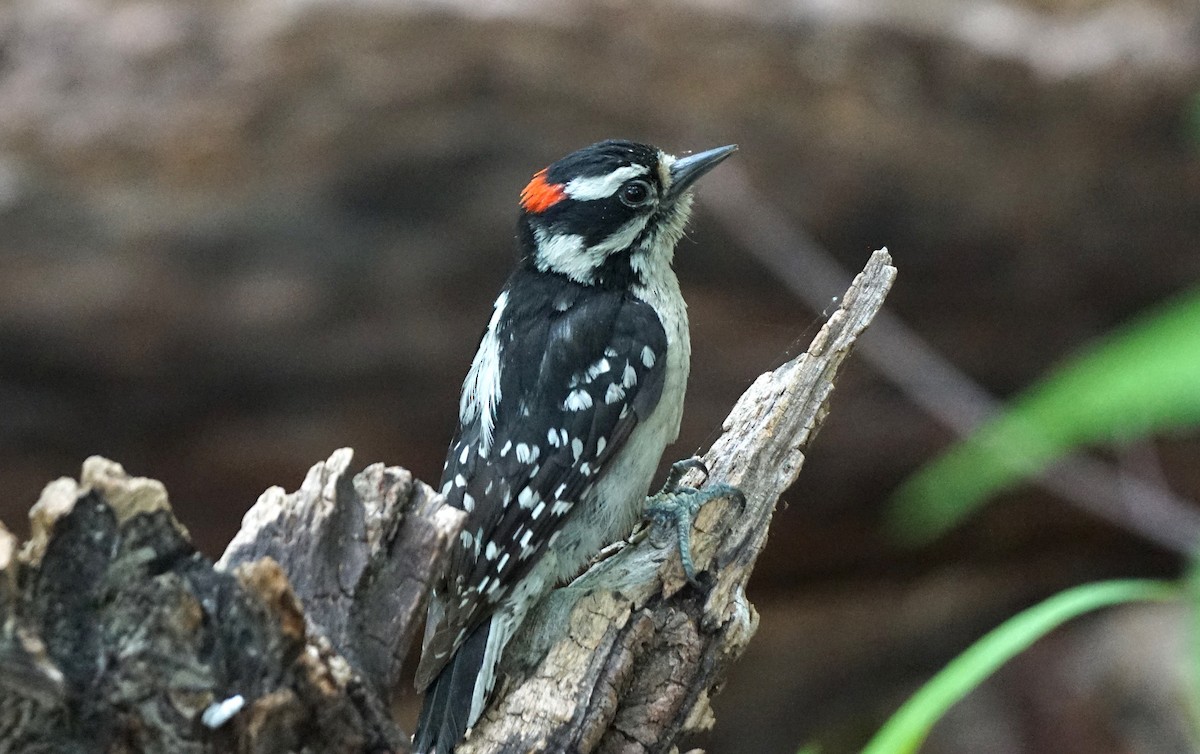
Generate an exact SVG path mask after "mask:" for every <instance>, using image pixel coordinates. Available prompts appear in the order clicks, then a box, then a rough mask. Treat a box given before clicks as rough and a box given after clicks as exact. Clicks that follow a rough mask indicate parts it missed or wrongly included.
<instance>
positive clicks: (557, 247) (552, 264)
mask: <svg viewBox="0 0 1200 754" xmlns="http://www.w3.org/2000/svg"><path fill="white" fill-rule="evenodd" d="M533 237H534V240H536V241H537V256H536V259H535V261H536V263H537V268H538V269H539V270H541V271H542V272H557V273H560V274H563V275H566V276H567V277H569V278H571V279H572V280H574V281H576V282H579V283H585V284H586V283H590V282H591V281H592V280H593V279H594V278H595V276H596V267H597V266H599V264H600V262H601V261H602V260H603V259H604V253H603V252H596V253H593V252H592V250H591V249H588V248H587V247H586V246H585V245H584V239H583V236H577V235H575V234H573V233H550V232H548V231H546V230H544V229H542V228H535V229H534V231H533Z"/></svg>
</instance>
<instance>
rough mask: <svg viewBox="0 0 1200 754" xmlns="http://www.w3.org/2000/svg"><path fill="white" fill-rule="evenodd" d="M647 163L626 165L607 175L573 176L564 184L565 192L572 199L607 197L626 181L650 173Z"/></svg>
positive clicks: (582, 199) (581, 200) (584, 199)
mask: <svg viewBox="0 0 1200 754" xmlns="http://www.w3.org/2000/svg"><path fill="white" fill-rule="evenodd" d="M649 172H650V169H649V168H648V167H646V166H645V165H626V166H625V167H621V168H617V169H616V170H614V171H612V172H611V173H608V174H607V175H594V176H590V177H588V178H573V179H571V180H570V181H568V182H567V185H566V186H563V192H564V193H566V195H567V196H569V197H571V198H572V199H574V200H576V201H580V202H586V201H590V200H592V199H607V198H608V197H610V196H612V195H613V194H614V193H616V190H617V189H619V188H620V187H621V184H623V183H625V181H627V180H629V179H630V178H633V177H635V176H639V175H645V174H646V173H649Z"/></svg>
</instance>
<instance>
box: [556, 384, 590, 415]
mask: <svg viewBox="0 0 1200 754" xmlns="http://www.w3.org/2000/svg"><path fill="white" fill-rule="evenodd" d="M591 407H592V396H591V395H590V394H589V393H588V391H586V390H584V389H583V388H578V389H576V390H572V391H571V392H570V394H568V395H567V399H566V400H565V401H563V408H564V409H566V410H567V411H586V410H587V409H589V408H591Z"/></svg>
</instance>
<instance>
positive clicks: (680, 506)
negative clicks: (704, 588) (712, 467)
mask: <svg viewBox="0 0 1200 754" xmlns="http://www.w3.org/2000/svg"><path fill="white" fill-rule="evenodd" d="M693 469H695V470H697V471H699V472H701V473H702V474H703V475H704V478H705V481H707V479H708V475H709V474H708V467H707V466H705V464H704V461H702V460H700V459H699V458H694V457H693V458H688V459H686V460H683V461H678V462H676V463H673V464H671V471H670V473H669V474H668V475H667V481H666V483H664V484H663V488H662V491H661V492H659V493H658V494H657V495H654V496H652V497H650V498H648V499H647V501H646V502H647V505H646V510H645V515H646V517H647V518H652V519H654V520H655V522H656V523H662V524H666V523H667V522H668V521H669V522H671V523H673V524H674V526H675V536H676V543H677V546H678V547H679V559H680V565H681V566H682V567H683V573H684V576H686V577H687V580H688V582H689V583H690V584H692V585H693V586H696V587H700V586H701V584H700V581H699V579H698V578H697V574H696V566H695V563H694V562H693V561H692V546H691V535H692V519H693V517H694V516H695V515H696V512H697V511H698V510H700V506H702V505H703V504H704V503H706V502H708V501H709V500H712V499H713V498H718V497H729V498H732V499H734V500H737V501H738V505H739V506H740V507H742V508H744V507H745V505H746V498H745V496H744V495H743V494H742V492H741V490H739V489H737V488H736V487H732V486H730V485H727V484H713V485H710V486H708V487H707V488H705V489H696V488H693V487H680V486H679V480H680V479H682V478H683V475H684V474H686V473H687V472H688V471H691V470H693ZM701 483H702V484H703V482H701Z"/></svg>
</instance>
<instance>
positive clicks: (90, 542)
mask: <svg viewBox="0 0 1200 754" xmlns="http://www.w3.org/2000/svg"><path fill="white" fill-rule="evenodd" d="M894 278H895V268H893V267H892V266H891V264H890V257H888V255H887V253H886V251H880V252H876V253H875V255H873V256H872V258H871V260H870V262H869V263H868V265H867V267H866V269H865V270H864V271H863V273H862V274H861V275H859V277H858V278H857V279H856V280H855V282H854V284H853V285H852V286H851V287H850V289H849V291H848V292H847V293H846V295H845V297H844V298H843V300H842V302H841V306H840V308H839V309H838V310H837V311H836V312H835V313H834V314H833V315H832V316H831V317H830V319H829V321H828V322H827V323H826V324H825V326H824V327H823V328H822V329H821V331H820V333H819V334H818V335H817V337H816V339H815V340H814V341H813V344H812V345H811V346H810V348H809V350H808V352H807V353H805V354H802V355H801V356H799V357H798V358H796V359H794V360H792V361H790V362H788V363H787V364H784V365H783V366H781V367H780V368H779V369H776V370H775V371H774V372H771V373H768V374H764V375H762V376H761V377H760V378H759V379H758V380H757V381H756V382H755V383H754V385H753V386H751V388H750V389H749V390H747V391H746V393H745V394H744V395H743V396H742V398H741V399H740V400H739V401H738V404H737V406H735V408H734V409H733V411H732V413H730V415H729V418H728V419H727V420H726V422H725V424H724V427H723V429H724V432H723V434H722V435H721V437H720V438H719V439H718V440H717V442H716V443H714V444H713V446H712V448H711V449H710V450H709V451H708V453H707V454H706V455H705V457H704V461H705V463H706V464H707V466H708V468H709V470H710V472H711V478H712V479H714V480H718V481H722V482H727V483H730V484H734V485H736V486H738V487H739V488H740V489H741V490H742V491H743V492H744V493H745V496H746V502H745V504H744V505H738V504H737V503H734V502H732V501H730V500H720V501H715V502H713V503H711V504H709V505H708V506H706V507H705V508H704V509H703V510H702V511H701V513H700V515H699V517H698V519H697V521H696V524H695V533H694V537H693V550H694V555H695V561H696V565H697V568H698V569H699V570H700V572H701V574H702V577H703V578H702V580H701V584H700V585H699V586H694V585H690V584H688V583H687V582H686V581H685V580H684V578H683V576H682V571H681V568H680V566H679V563H678V562H677V561H678V558H677V556H676V555H675V554H674V552H675V550H674V548H673V547H672V546H669V545H670V542H667V541H664V537H662V536H661V533H659V532H656V531H654V530H652V529H650V530H644V531H642V532H639V533H637V534H636V535H635V536H634V537H632V538H631V541H630V542H628V543H623V544H618V545H616V546H614V547H613V548H610V551H609V552H608V553H606V557H604V558H602V559H601V560H600V561H599V562H598V563H597V564H595V565H594V566H593V567H592V568H591V569H590V570H589V571H588V572H587V573H585V574H584V575H583V576H581V577H580V578H579V579H577V580H576V581H575V582H574V583H572V584H571V585H569V586H567V587H564V588H562V589H559V590H557V591H555V592H554V593H553V594H552V595H551V596H550V597H549V598H547V599H546V600H545V601H544V602H543V604H542V605H540V606H539V608H538V609H537V611H536V612H535V613H534V614H533V615H532V616H531V617H530V618H529V620H527V621H526V625H525V626H524V628H523V630H522V632H521V633H520V635H519V636H518V637H517V639H516V641H515V643H514V645H513V648H512V651H511V652H510V653H509V655H508V656H506V658H505V670H506V671H507V675H508V682H507V683H506V685H505V686H504V688H503V689H502V693H501V694H500V696H499V698H498V699H497V701H496V703H495V704H494V705H493V707H492V709H491V710H490V711H489V712H488V714H487V715H486V716H485V718H484V719H483V720H482V721H481V722H480V724H479V725H478V726H477V727H476V729H475V731H474V732H473V733H472V735H471V737H470V738H469V739H468V741H467V742H466V743H465V744H464V746H463V747H462V750H463V751H464V752H470V753H475V754H482V753H483V752H524V751H532V750H540V751H580V752H587V751H603V752H616V751H621V752H641V751H647V752H650V751H670V750H672V749H673V747H674V746H675V742H676V741H677V740H678V739H679V737H680V736H681V735H684V734H687V733H690V732H694V731H699V730H703V729H705V728H707V727H709V726H711V725H712V722H713V715H712V712H711V709H710V708H709V706H708V701H709V698H710V697H711V695H712V694H713V693H714V692H715V691H716V690H717V689H718V688H719V686H720V683H721V682H722V680H723V678H724V676H725V673H726V671H727V670H728V668H729V666H730V664H731V663H732V662H733V661H734V660H736V659H737V657H738V656H739V655H740V654H741V652H742V650H743V649H744V648H745V646H746V643H747V642H748V641H749V639H750V637H751V636H752V635H753V633H754V630H755V627H756V625H757V615H756V613H755V611H754V608H753V606H752V605H751V604H750V603H749V601H748V600H747V599H746V596H745V585H746V582H747V581H748V579H749V577H750V573H751V570H752V568H753V566H754V563H755V560H756V559H757V557H758V554H759V553H760V551H761V550H762V547H763V545H764V544H765V542H766V536H767V530H768V527H769V524H770V519H771V515H772V512H773V511H774V507H775V503H776V501H777V500H778V497H779V494H780V493H781V492H782V491H783V490H784V489H786V488H787V487H788V486H789V485H790V484H791V483H792V481H794V479H795V478H796V475H797V474H798V473H799V471H800V467H801V466H802V464H803V462H804V457H805V453H806V451H807V448H808V445H809V443H810V442H811V441H812V439H813V437H814V436H815V434H816V432H817V430H818V429H819V428H820V426H821V423H822V422H823V421H824V419H825V416H826V414H827V411H828V402H829V397H830V394H831V393H832V390H833V384H834V379H835V378H836V376H837V373H838V370H839V368H840V367H841V365H842V363H843V362H844V360H845V359H846V357H847V356H848V355H849V353H850V351H851V349H852V348H853V346H854V344H855V341H856V339H857V338H858V336H859V335H861V333H862V332H863V331H864V330H865V328H866V327H867V325H868V324H869V323H870V321H871V319H872V318H873V317H874V315H875V313H876V312H878V311H879V308H880V307H881V306H882V302H883V298H884V296H885V295H886V294H887V291H888V290H889V289H890V287H891V284H892V282H893V280H894ZM351 458H352V452H351V451H350V450H348V449H343V450H339V451H337V452H336V453H334V454H333V455H332V456H331V457H330V458H329V460H328V461H325V462H323V463H319V464H317V465H316V466H314V467H313V468H312V469H311V470H310V471H309V474H308V476H307V477H306V479H305V480H304V483H303V484H302V485H301V487H300V489H299V490H297V491H296V492H295V493H292V494H285V493H284V492H283V490H281V489H279V488H272V489H270V490H268V491H267V492H265V493H264V494H263V495H262V497H260V499H259V500H258V502H257V503H256V504H255V505H254V507H253V508H251V510H250V512H249V513H247V514H246V517H245V520H244V521H243V526H242V529H241V531H240V532H239V533H238V534H237V536H236V537H235V538H234V540H233V542H231V543H230V545H229V547H228V549H227V550H226V552H225V554H224V556H223V557H222V558H221V559H220V560H219V561H218V562H216V563H212V562H211V561H209V560H208V559H206V558H205V557H203V556H202V555H200V554H199V553H198V552H197V551H196V550H195V548H194V547H193V546H192V545H191V543H190V541H189V539H188V536H187V531H186V529H184V527H183V526H182V525H181V524H180V523H179V522H178V521H177V520H176V519H175V517H174V515H173V514H172V512H171V509H170V506H169V504H168V502H167V495H166V490H165V489H164V488H163V486H162V485H161V484H160V483H158V482H155V481H153V480H148V479H139V478H131V477H129V476H128V475H126V474H125V472H124V470H123V469H122V468H121V467H120V466H119V465H118V464H115V463H113V462H111V461H107V460H104V459H101V458H91V459H88V461H87V462H85V463H84V466H83V471H82V473H81V475H80V479H79V481H78V482H77V481H75V480H71V479H60V480H58V481H56V482H53V483H51V484H50V485H48V486H47V487H46V489H45V491H44V492H43V494H42V497H41V499H40V500H39V501H38V503H37V504H36V505H35V506H34V508H33V510H32V511H31V518H32V522H33V526H32V535H31V537H30V540H29V541H28V542H26V543H25V545H24V546H23V547H21V548H20V549H19V550H18V546H17V542H16V539H15V537H13V536H12V535H11V534H10V533H9V532H8V531H7V530H5V529H3V528H2V527H0V752H56V753H58V752H67V753H71V752H96V751H103V752H142V751H144V752H197V753H200V752H226V751H239V752H261V753H263V754H270V753H273V752H291V751H303V752H382V751H397V750H406V749H407V736H405V735H404V734H403V732H401V731H400V729H399V728H398V727H397V726H396V725H395V724H394V722H393V721H392V720H391V718H390V715H389V714H388V709H389V704H390V702H391V700H392V695H393V693H394V691H395V689H396V687H397V684H398V682H399V678H400V670H401V662H402V660H403V658H404V655H405V653H406V651H407V650H408V648H409V645H410V643H411V641H412V638H413V636H414V635H415V631H416V628H417V626H419V624H420V621H421V618H422V617H423V612H424V605H425V600H426V596H427V591H428V584H429V583H430V581H431V577H432V575H433V574H434V572H435V569H436V568H437V567H438V566H439V564H440V560H441V555H442V553H443V552H444V551H445V549H446V546H447V544H448V543H449V542H450V541H451V539H452V538H453V537H454V536H455V535H456V534H457V530H458V528H459V526H461V516H462V514H461V512H459V511H456V510H453V509H449V508H445V507H443V506H442V505H441V499H440V497H439V496H438V495H437V494H436V493H435V492H434V491H433V490H432V489H431V488H429V487H428V486H426V485H425V484H423V483H421V482H419V481H416V480H414V479H413V477H412V475H411V474H410V473H409V472H407V471H406V470H404V469H401V468H396V467H384V466H383V465H382V464H376V465H373V466H370V467H368V468H367V469H366V470H364V471H362V472H361V473H359V474H357V475H354V476H350V475H349V474H348V470H349V467H350V462H351ZM694 481H695V480H694Z"/></svg>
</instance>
